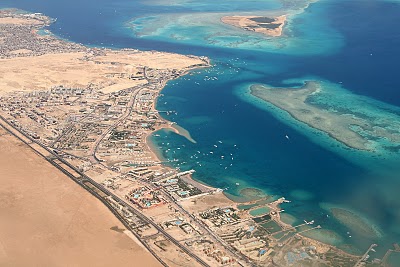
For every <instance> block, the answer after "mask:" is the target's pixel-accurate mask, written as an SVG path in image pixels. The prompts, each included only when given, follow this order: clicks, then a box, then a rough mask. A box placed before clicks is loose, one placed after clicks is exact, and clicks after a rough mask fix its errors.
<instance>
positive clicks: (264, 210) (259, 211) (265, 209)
mask: <svg viewBox="0 0 400 267" xmlns="http://www.w3.org/2000/svg"><path fill="white" fill-rule="evenodd" d="M269 212H270V209H269V208H268V207H262V208H258V209H253V210H251V211H250V215H251V216H254V217H257V216H261V215H265V214H268V213H269Z"/></svg>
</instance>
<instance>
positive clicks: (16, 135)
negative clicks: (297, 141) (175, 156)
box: [0, 10, 366, 267]
mask: <svg viewBox="0 0 400 267" xmlns="http://www.w3.org/2000/svg"><path fill="white" fill-rule="evenodd" d="M53 22H54V20H52V19H50V18H49V17H47V16H45V15H43V14H40V13H26V12H23V11H20V10H1V11H0V147H1V151H0V164H1V166H0V181H1V182H2V187H3V188H2V189H1V193H2V194H0V195H1V200H2V201H1V205H0V214H2V220H1V222H0V231H1V232H0V233H2V235H1V237H2V239H1V243H0V265H5V266H7V265H12V266H18V265H20V266H26V265H32V263H35V264H37V265H52V266H53V265H55V264H53V263H54V262H55V261H56V260H57V259H60V260H62V259H63V257H64V258H67V259H66V262H65V264H64V263H63V262H61V263H60V262H57V263H58V265H61V266H62V265H64V266H65V265H66V266H68V265H97V266H98V265H112V264H114V263H115V264H116V265H118V266H132V264H139V265H141V266H160V265H162V266H194V267H195V266H204V267H208V266H218V267H220V266H228V265H229V266H235V267H239V266H242V267H243V266H246V267H247V266H248V267H250V266H256V265H260V266H276V265H280V266H299V265H301V264H302V263H304V262H310V261H311V262H312V264H313V266H333V264H340V265H341V266H354V264H355V263H356V262H357V261H360V262H361V261H364V259H366V258H365V256H364V257H361V256H357V255H351V254H348V253H345V252H343V251H341V250H339V249H338V248H337V247H334V246H332V245H328V244H324V243H322V242H320V241H318V238H315V235H313V234H312V233H317V235H316V236H317V237H318V236H323V235H331V236H334V233H332V231H330V230H328V229H321V226H320V225H318V223H314V221H313V220H312V221H311V220H310V221H304V222H300V223H295V220H293V219H290V215H286V214H285V213H283V214H282V212H283V211H284V210H283V209H281V204H282V203H286V202H289V201H288V200H286V199H285V198H284V197H279V198H276V199H275V198H273V197H272V196H266V195H264V194H263V193H262V192H261V191H260V190H258V189H256V188H243V189H241V191H240V195H241V196H242V198H241V201H242V203H237V202H234V201H232V200H231V199H229V198H227V197H226V195H225V194H224V192H223V191H224V190H222V189H218V188H213V187H210V186H207V185H204V184H202V183H200V182H198V181H195V180H194V179H193V178H192V174H193V173H194V172H195V171H194V170H188V171H181V170H179V169H174V168H170V167H168V166H166V165H165V164H164V163H165V162H164V161H163V159H160V158H158V157H157V155H156V153H155V151H154V150H153V149H152V144H151V143H150V142H149V137H150V136H152V135H153V134H154V132H155V131H157V130H159V129H162V128H168V129H171V130H173V131H176V132H177V133H181V134H182V135H185V136H186V137H187V138H188V139H190V140H191V141H192V142H195V141H194V140H193V139H191V138H190V135H189V133H188V132H187V131H185V130H184V129H182V128H180V127H177V126H176V125H174V123H173V122H169V121H167V120H165V119H164V118H162V117H161V116H160V115H159V113H160V112H161V111H157V109H156V100H157V97H158V96H159V95H160V92H161V90H162V89H163V88H164V87H165V85H166V83H167V82H168V81H171V80H173V79H177V78H179V77H181V76H183V75H185V74H187V73H188V72H190V71H191V70H194V69H198V68H207V67H210V62H209V59H208V58H206V57H198V56H190V55H178V54H172V53H163V52H156V51H146V52H143V51H138V50H134V49H120V50H112V49H106V48H95V47H86V46H84V45H82V44H77V43H72V42H68V41H66V40H61V39H59V38H57V37H56V36H54V35H52V33H51V32H49V31H48V30H47V29H46V26H48V25H50V24H51V23H53ZM188 90H189V88H188ZM165 112H166V113H173V112H174V111H165ZM173 126H174V127H173ZM154 136H156V135H154ZM345 215H347V214H345ZM342 217H343V216H342ZM3 218H4V219H3ZM285 218H286V219H285ZM288 218H289V219H290V220H289V221H291V222H292V223H288ZM285 221H286V222H285ZM132 241H134V242H135V243H132ZM78 243H79V244H80V245H78ZM104 243H107V244H104ZM25 245H26V246H29V247H30V248H29V249H25V248H24V246H25ZM92 248H93V249H92ZM146 251H147V252H146ZM130 253H132V254H130ZM99 254H100V255H99ZM150 254H151V255H150ZM82 257H87V258H86V259H85V260H80V259H81V258H82ZM138 258H140V259H141V260H142V262H140V263H138V262H137V260H138ZM87 262H90V263H87ZM111 262H112V263H111ZM109 263H110V264H109Z"/></svg>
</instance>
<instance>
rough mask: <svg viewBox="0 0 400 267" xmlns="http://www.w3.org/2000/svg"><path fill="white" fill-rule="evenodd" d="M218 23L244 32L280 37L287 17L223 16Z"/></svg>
mask: <svg viewBox="0 0 400 267" xmlns="http://www.w3.org/2000/svg"><path fill="white" fill-rule="evenodd" d="M220 21H221V22H222V23H224V24H226V25H230V26H233V27H236V28H240V29H243V30H245V31H250V32H255V33H261V34H263V35H266V36H270V37H280V36H282V34H283V28H284V27H285V25H286V22H287V15H281V16H277V17H263V16H224V17H222V18H221V19H220Z"/></svg>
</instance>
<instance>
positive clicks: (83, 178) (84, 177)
mask: <svg viewBox="0 0 400 267" xmlns="http://www.w3.org/2000/svg"><path fill="white" fill-rule="evenodd" d="M0 119H1V120H3V121H4V124H3V123H1V122H0V125H2V126H3V127H4V128H5V129H6V130H7V131H8V132H9V133H10V134H12V135H13V136H15V137H16V138H18V139H19V140H21V141H22V142H23V143H25V144H26V145H28V146H29V147H31V148H32V149H33V150H35V152H36V153H38V154H39V155H40V156H42V157H43V158H45V159H46V160H47V161H48V162H50V163H51V164H52V165H53V166H55V167H56V168H57V169H59V170H60V171H61V172H63V173H64V174H66V175H67V176H68V177H69V178H71V179H72V180H73V181H74V182H76V183H77V184H79V185H80V186H82V187H83V188H85V189H86V190H87V191H89V192H90V193H91V194H92V195H94V196H95V197H97V198H98V199H99V200H100V201H101V202H102V203H103V204H104V205H106V206H107V207H108V208H109V209H110V210H111V212H112V213H113V214H114V215H115V216H116V217H117V218H118V219H119V220H120V221H121V222H122V223H123V224H124V226H125V227H126V228H127V229H129V230H130V231H131V232H132V233H133V234H134V235H135V237H136V238H137V239H138V240H140V242H141V243H142V244H143V245H144V246H145V247H146V248H147V249H148V250H149V251H150V253H152V254H153V256H154V257H155V258H156V259H157V260H159V261H160V263H161V264H163V265H164V266H168V265H167V264H166V263H165V262H163V261H162V260H161V259H160V257H158V256H157V254H156V253H155V252H154V251H153V250H152V249H151V248H150V247H149V245H148V244H147V243H146V242H144V241H143V240H141V237H140V236H138V235H137V234H136V233H135V232H134V231H133V230H132V229H131V227H130V226H129V224H128V222H127V221H126V220H125V219H124V217H122V215H121V214H119V213H118V212H117V211H116V210H115V209H114V208H113V207H112V206H111V204H110V203H109V202H108V201H106V200H105V199H104V198H103V197H101V196H100V195H99V194H98V193H97V192H95V191H94V190H93V189H91V188H90V187H88V186H87V185H85V184H84V183H83V181H85V182H89V183H90V184H91V185H92V186H93V187H95V188H96V189H97V190H99V191H101V192H103V193H104V194H106V195H107V196H111V197H112V198H113V199H114V200H115V201H116V202H117V203H119V204H121V205H123V206H125V207H129V208H130V209H129V210H130V211H131V212H132V213H133V214H134V215H135V216H136V217H138V218H139V219H141V220H142V221H144V222H146V223H148V224H150V225H152V226H153V227H154V228H156V229H157V230H158V231H159V232H160V233H162V234H163V235H164V236H165V238H166V239H168V240H169V241H170V242H172V243H173V244H174V245H176V246H177V247H178V248H179V249H181V250H182V251H184V252H185V253H186V254H188V255H189V256H190V257H192V258H193V259H195V260H196V261H197V262H198V263H199V264H200V265H202V266H205V267H209V265H208V264H207V263H206V262H204V261H203V260H202V259H201V258H200V257H198V256H197V255H195V254H194V253H192V252H191V251H190V250H189V249H188V248H186V247H185V246H183V245H182V244H180V243H179V242H178V241H177V240H176V239H174V238H173V237H172V236H171V235H169V234H168V233H167V232H165V231H164V229H162V228H161V227H160V226H159V225H157V224H156V223H155V222H153V221H152V220H150V219H149V218H147V217H146V216H145V215H143V214H142V213H140V212H139V211H137V210H136V209H134V208H132V207H131V206H130V205H129V204H127V203H126V202H125V201H124V200H122V199H120V198H119V197H118V196H116V195H114V194H113V193H112V192H110V191H108V190H107V189H105V188H104V187H103V186H101V185H100V184H98V183H97V182H96V181H94V180H92V179H91V178H90V177H88V176H87V175H85V174H84V173H82V172H81V171H80V170H78V169H77V168H75V166H73V165H71V164H70V163H68V162H67V161H65V160H64V159H63V158H61V157H60V156H59V155H57V154H55V153H54V152H53V151H52V150H50V149H48V148H47V147H46V146H44V145H43V144H42V143H40V142H38V141H36V140H34V139H32V138H31V137H30V136H29V135H27V134H25V133H24V132H22V131H20V130H19V129H17V128H15V127H14V126H13V125H12V124H11V123H9V122H8V121H7V120H6V119H5V118H4V117H2V116H1V115H0ZM9 127H11V128H12V129H14V130H16V131H18V132H19V133H20V134H22V135H23V136H24V137H26V138H27V139H28V140H29V141H30V142H31V143H35V144H38V145H39V146H40V147H42V148H43V149H45V150H46V151H47V152H48V153H49V154H50V155H51V157H46V156H45V155H43V154H42V153H41V152H40V151H38V150H36V149H35V148H34V147H32V146H31V143H28V142H26V141H25V140H23V139H22V138H20V137H19V136H18V135H16V134H15V133H14V132H12V131H11V130H10V129H9ZM54 159H57V160H59V161H60V162H62V163H63V164H65V165H66V166H68V167H69V168H71V169H72V170H74V171H75V172H76V173H78V174H79V175H80V177H79V178H76V177H75V176H74V175H72V174H71V173H70V172H68V171H67V170H65V169H64V168H62V166H60V165H59V164H57V163H56V162H54Z"/></svg>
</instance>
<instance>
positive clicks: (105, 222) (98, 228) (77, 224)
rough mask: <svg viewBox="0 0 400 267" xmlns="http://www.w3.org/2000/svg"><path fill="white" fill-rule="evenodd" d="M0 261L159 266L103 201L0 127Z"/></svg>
mask: <svg viewBox="0 0 400 267" xmlns="http://www.w3.org/2000/svg"><path fill="white" fill-rule="evenodd" d="M0 147H1V149H0V166H1V168H0V181H1V184H2V186H1V187H0V218H1V220H0V266H148V267H150V266H161V264H159V263H158V262H157V260H156V259H155V258H153V257H152V255H151V254H150V253H148V252H147V251H145V250H144V249H143V248H142V247H141V246H139V245H138V244H137V243H135V242H134V241H133V240H132V239H131V238H130V237H128V235H126V234H125V233H124V232H123V229H124V226H123V225H122V224H121V223H120V222H119V221H118V220H117V219H116V218H115V217H114V215H113V214H112V213H111V212H110V211H109V210H108V209H107V208H106V207H105V206H103V204H102V203H101V202H100V201H98V200H97V199H96V198H94V197H93V196H92V195H90V194H89V193H88V192H86V191H85V190H84V189H82V188H81V187H80V186H78V185H77V184H75V183H74V182H73V181H72V180H70V179H69V178H68V177H67V176H65V175H64V174H62V173H61V172H59V171H58V170H57V169H55V168H54V167H53V166H52V165H50V164H49V163H48V162H47V161H45V160H44V159H43V158H41V157H40V156H39V155H37V154H35V153H34V152H33V151H32V150H31V149H30V148H29V147H28V146H26V145H25V144H23V143H21V142H20V141H18V140H17V139H16V138H15V137H13V136H11V135H9V134H7V133H6V132H5V131H4V129H3V128H0Z"/></svg>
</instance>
